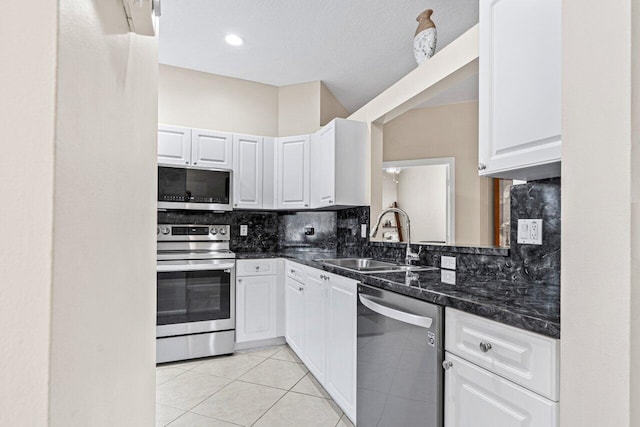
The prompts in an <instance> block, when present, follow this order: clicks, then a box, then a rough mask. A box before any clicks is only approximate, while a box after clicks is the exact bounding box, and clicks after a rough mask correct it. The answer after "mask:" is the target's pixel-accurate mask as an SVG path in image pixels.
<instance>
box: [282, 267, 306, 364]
mask: <svg viewBox="0 0 640 427" xmlns="http://www.w3.org/2000/svg"><path fill="white" fill-rule="evenodd" d="M304 290H305V289H304V285H303V284H302V283H300V282H298V281H297V280H294V279H292V278H290V277H287V278H286V279H285V290H284V292H285V295H284V299H285V338H286V340H287V344H289V347H291V349H292V350H293V351H295V352H296V354H297V355H298V357H300V359H303V360H304V349H305V346H304V345H305V340H304V338H305V337H304Z"/></svg>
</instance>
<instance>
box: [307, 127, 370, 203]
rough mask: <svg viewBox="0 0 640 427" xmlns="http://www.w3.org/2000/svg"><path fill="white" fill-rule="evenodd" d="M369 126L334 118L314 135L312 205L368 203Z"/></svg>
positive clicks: (312, 142) (312, 144)
mask: <svg viewBox="0 0 640 427" xmlns="http://www.w3.org/2000/svg"><path fill="white" fill-rule="evenodd" d="M366 148H367V126H366V124H365V123H362V122H357V121H352V120H344V119H335V120H333V121H331V122H330V123H329V124H328V125H326V126H325V127H323V128H322V129H320V130H319V131H318V132H316V133H315V134H314V135H313V136H312V138H311V207H312V208H326V207H332V206H361V205H365V204H366V186H367V178H366V174H365V171H366V170H367V168H366V159H367V152H366Z"/></svg>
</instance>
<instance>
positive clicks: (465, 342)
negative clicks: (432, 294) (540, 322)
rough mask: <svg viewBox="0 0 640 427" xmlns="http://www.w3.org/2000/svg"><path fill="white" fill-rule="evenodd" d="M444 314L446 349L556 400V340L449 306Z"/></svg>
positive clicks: (557, 342) (557, 349) (557, 356)
mask: <svg viewBox="0 0 640 427" xmlns="http://www.w3.org/2000/svg"><path fill="white" fill-rule="evenodd" d="M445 316H446V323H445V329H446V332H445V349H446V350H447V351H449V352H451V353H453V354H455V355H457V356H460V357H462V358H463V359H465V360H468V361H470V362H473V363H475V364H476V365H478V366H481V367H483V368H485V369H487V370H489V371H491V372H494V373H496V374H498V375H500V376H502V377H504V378H507V379H509V380H511V381H513V382H515V383H517V384H520V385H522V386H523V387H526V388H528V389H529V390H533V391H535V392H537V393H540V394H541V395H543V396H545V397H547V398H549V399H551V400H553V401H558V399H559V369H558V366H559V348H560V346H559V341H558V340H556V339H553V338H549V337H545V336H542V335H538V334H535V333H532V332H528V331H524V330H522V329H518V328H514V327H512V326H508V325H504V324H502V323H498V322H495V321H492V320H488V319H484V318H482V317H478V316H475V315H472V314H468V313H464V312H461V311H458V310H454V309H450V308H447V309H446V315H445Z"/></svg>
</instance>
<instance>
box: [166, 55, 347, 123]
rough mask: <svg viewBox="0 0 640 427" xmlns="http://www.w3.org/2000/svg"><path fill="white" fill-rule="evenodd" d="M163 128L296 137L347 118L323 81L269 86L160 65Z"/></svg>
mask: <svg viewBox="0 0 640 427" xmlns="http://www.w3.org/2000/svg"><path fill="white" fill-rule="evenodd" d="M158 90H159V94H158V120H159V122H160V123H164V124H170V125H177V126H187V127H195V128H204V129H212V130H220V131H226V132H237V133H247V134H253V135H261V136H292V135H300V134H307V133H313V132H315V131H317V130H318V129H320V127H321V126H324V125H325V124H326V123H328V122H329V121H331V120H333V119H334V118H336V117H346V116H347V114H348V112H347V110H345V108H344V107H343V106H342V104H340V102H339V101H338V100H337V99H336V98H335V96H333V94H332V93H331V92H330V91H329V90H328V89H327V88H326V87H325V86H324V85H323V84H322V82H320V81H314V82H309V83H301V84H296V85H291V86H282V87H276V86H270V85H265V84H261V83H256V82H250V81H247V80H240V79H234V78H231V77H224V76H219V75H216V74H209V73H203V72H200V71H194V70H188V69H185V68H178V67H172V66H170V65H163V64H160V70H159V88H158Z"/></svg>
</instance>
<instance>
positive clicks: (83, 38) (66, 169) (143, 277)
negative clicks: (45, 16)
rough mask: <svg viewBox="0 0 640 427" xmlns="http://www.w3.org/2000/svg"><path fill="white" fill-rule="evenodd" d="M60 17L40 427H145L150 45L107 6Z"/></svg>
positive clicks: (71, 8) (80, 4)
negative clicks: (43, 421)
mask: <svg viewBox="0 0 640 427" xmlns="http://www.w3.org/2000/svg"><path fill="white" fill-rule="evenodd" d="M59 7H60V10H59V22H60V31H59V39H58V81H57V86H56V89H57V101H56V110H57V116H56V144H55V175H54V182H55V197H54V199H53V203H54V239H53V287H52V300H53V305H52V310H51V361H50V364H51V365H50V378H51V383H50V390H51V396H50V425H52V426H65V427H67V426H125V425H126V426H148V425H152V424H153V419H154V407H155V399H154V392H155V308H156V307H155V298H156V290H155V222H156V206H155V188H156V169H157V167H156V160H155V149H156V143H155V140H156V126H157V70H158V68H157V41H156V39H155V38H152V37H144V36H136V35H133V34H129V32H128V31H129V30H128V25H127V21H126V18H125V15H124V11H123V8H122V4H121V3H119V2H117V1H110V2H105V1H103V0H92V1H87V0H61V1H60V2H59ZM22 319H23V321H25V322H31V319H26V318H25V317H24V316H23V317H22Z"/></svg>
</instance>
